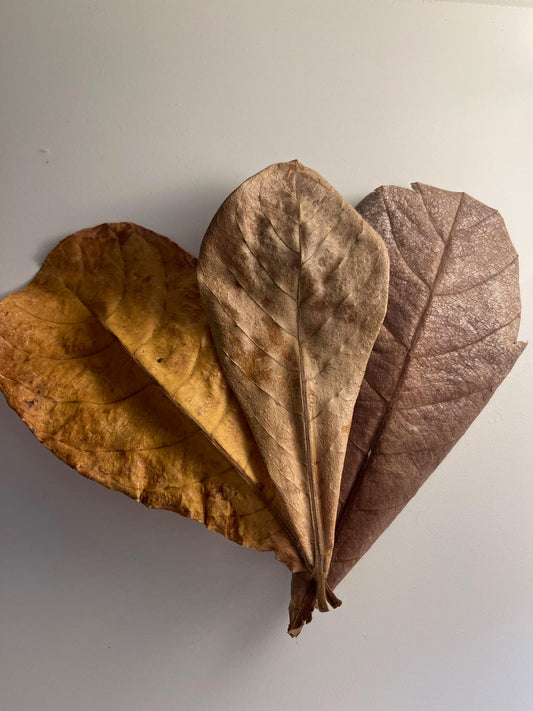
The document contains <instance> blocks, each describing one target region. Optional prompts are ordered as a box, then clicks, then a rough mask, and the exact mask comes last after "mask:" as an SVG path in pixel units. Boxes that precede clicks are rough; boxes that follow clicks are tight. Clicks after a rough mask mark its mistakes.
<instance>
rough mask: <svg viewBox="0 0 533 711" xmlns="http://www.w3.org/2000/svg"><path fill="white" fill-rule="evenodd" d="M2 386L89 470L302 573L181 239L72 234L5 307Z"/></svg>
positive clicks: (130, 232)
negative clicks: (272, 553) (270, 552)
mask: <svg viewBox="0 0 533 711" xmlns="http://www.w3.org/2000/svg"><path fill="white" fill-rule="evenodd" d="M0 386H1V388H2V390H3V391H4V393H5V395H6V398H7V400H8V403H9V404H10V405H11V407H13V408H14V409H15V410H16V412H17V413H18V414H19V415H20V416H21V417H22V419H23V420H24V422H25V423H26V424H27V425H28V426H29V427H30V429H31V430H32V431H33V432H34V433H35V435H36V436H37V437H38V439H39V440H40V441H41V442H43V443H44V444H45V445H46V446H47V447H49V448H50V449H51V450H52V451H53V452H54V453H55V454H57V455H58V456H59V457H60V458H61V459H63V460H64V461H66V462H67V463H68V464H69V465H71V466H73V467H75V468H76V469H78V471H80V473H82V474H84V475H85V476H87V477H89V478H91V479H94V480H96V481H98V482H100V483H102V484H104V485H105V486H108V487H109V488H111V489H115V490H118V491H122V492H124V493H126V494H128V495H129V496H131V497H133V498H135V499H137V500H138V501H141V502H142V503H144V504H146V505H148V506H153V507H155V508H166V509H171V510H173V511H176V512H178V513H181V514H183V515H185V516H189V517H190V518H194V519H197V520H199V521H202V522H203V523H205V525H206V526H208V528H211V529H213V530H216V531H218V532H219V533H222V534H223V535H224V536H226V537H228V538H230V539H231V540H234V541H236V542H237V543H240V544H243V545H247V546H251V547H254V548H257V549H259V550H274V551H275V552H276V554H277V556H278V557H279V558H280V559H281V560H283V562H285V563H286V564H287V565H289V567H290V568H291V569H293V570H299V569H301V568H302V564H301V562H300V561H299V558H298V554H297V552H296V549H295V546H294V543H293V541H291V540H290V539H289V538H288V536H287V533H286V531H285V524H284V523H283V521H282V520H280V516H279V515H278V513H277V509H276V501H275V499H276V492H275V490H274V489H273V487H272V485H271V483H270V481H269V478H268V475H267V474H266V470H265V468H264V465H263V464H262V461H261V458H260V455H259V453H258V451H257V449H256V448H255V445H254V442H253V438H252V436H251V433H250V431H249V429H248V426H247V424H246V420H245V419H244V417H243V415H242V413H241V411H240V409H239V406H238V404H237V403H236V401H235V399H234V397H233V396H232V394H231V391H230V390H229V388H228V387H227V385H226V383H225V380H224V378H223V377H222V375H221V372H220V366H219V364H218V361H217V358H216V353H215V350H214V346H213V343H212V340H211V337H210V334H209V330H208V328H207V325H206V322H205V318H204V317H203V311H202V307H201V302H200V297H199V293H198V287H197V283H196V260H195V259H194V258H193V257H191V256H190V255H188V254H187V253H186V252H184V251H183V250H182V249H180V248H179V247H178V246H177V245H176V244H174V243H173V242H171V241H170V240H167V239H166V238H164V237H161V236H159V235H156V234H155V233H153V232H150V231H149V230H145V229H143V228H141V227H138V226H136V225H131V224H128V223H120V224H115V225H101V226H100V227H97V228H94V229H89V230H83V231H81V232H79V233H77V234H75V235H72V236H71V237H69V238H67V239H66V240H64V241H63V242H61V243H60V244H59V245H58V246H57V247H56V248H55V249H54V250H53V251H52V252H51V253H50V255H49V256H48V258H47V259H46V261H45V263H44V265H43V267H42V268H41V270H40V272H39V273H38V274H37V276H36V277H35V279H34V280H33V281H32V282H31V283H30V284H29V285H28V286H27V287H26V288H25V289H23V290H22V291H20V292H18V293H15V294H12V295H11V296H9V297H7V298H6V299H5V300H4V301H3V302H2V304H1V305H0ZM221 452H223V453H224V455H225V456H223V455H222V453H221Z"/></svg>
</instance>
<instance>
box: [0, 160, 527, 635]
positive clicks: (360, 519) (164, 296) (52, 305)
mask: <svg viewBox="0 0 533 711" xmlns="http://www.w3.org/2000/svg"><path fill="white" fill-rule="evenodd" d="M413 188H414V190H405V189H403V188H396V187H384V188H379V189H378V190H376V191H375V192H374V193H372V194H371V195H369V196H368V197H367V198H365V199H364V200H363V201H362V203H361V204H360V205H359V206H358V208H357V211H356V210H354V208H352V207H351V206H350V205H349V204H348V203H347V202H346V201H345V200H344V199H343V198H342V197H341V196H340V195H339V194H338V193H337V192H336V191H335V190H334V189H333V188H332V187H331V186H330V185H329V184H328V183H327V182H326V181H325V180H324V179H323V178H321V177H320V176H319V175H318V174H317V173H315V172H314V171H312V170H310V169H308V168H305V167H304V166H302V165H301V164H300V163H298V162H297V161H292V162H290V163H281V164H277V165H274V166H271V167H269V168H267V169H265V170H263V171H262V172H261V173H258V174H257V175H255V176H253V177H252V178H250V179H249V180H247V181H246V182H245V183H243V184H242V185H241V186H240V187H239V188H238V189H237V190H236V191H235V192H234V193H232V195H230V196H229V198H227V200H226V201H225V202H224V203H223V205H222V206H221V208H220V209H219V211H218V212H217V214H216V215H215V217H214V218H213V220H212V222H211V225H210V226H209V229H208V231H207V233H206V235H205V238H204V242H203V244H202V249H201V255H200V259H199V262H198V264H197V261H196V260H195V259H194V257H192V256H190V255H189V254H187V253H186V252H185V251H184V250H182V249H181V248H180V247H178V246H177V245H176V244H174V243H173V242H171V241H170V240H168V239H166V238H165V237H161V236H159V235H156V234H154V233H153V232H150V231H149V230H146V229H144V228H142V227H139V226H137V225H133V224H130V223H119V224H107V225H101V226H99V227H95V228H92V229H88V230H82V231H81V232H78V233H76V234H74V235H72V236H71V237H68V238H67V239H65V240H63V241H62V242H60V243H59V245H58V246H57V247H56V248H55V249H54V250H52V252H51V253H50V254H49V255H48V257H47V258H46V260H45V262H44V264H43V266H42V268H41V270H40V271H39V272H38V274H37V275H36V277H35V278H34V279H33V281H32V282H31V283H30V284H29V285H28V286H26V287H25V288H24V289H23V290H22V291H20V292H16V293H14V294H11V295H10V296H8V297H7V298H6V299H5V300H4V301H3V302H2V304H1V308H0V387H1V388H2V390H3V392H4V394H5V396H6V398H7V401H8V403H9V405H10V406H11V407H12V408H13V409H14V410H15V411H16V412H17V413H18V414H19V415H20V417H21V418H22V419H23V420H24V422H25V423H26V424H27V425H28V427H29V428H30V429H31V431H32V432H33V433H34V434H35V435H36V437H37V438H38V439H39V440H40V441H41V442H42V443H43V444H45V445H46V446H47V447H48V448H49V449H51V450H52V451H53V452H54V453H55V454H56V455H57V456H58V457H60V458H61V459H62V460H63V461H65V462H66V463H67V464H69V465H70V466H72V467H75V468H76V469H77V470H78V471H79V472H80V473H81V474H83V475H85V476H87V477H89V478H91V479H94V480H95V481H98V482H99V483H101V484H104V485H105V486H107V487H109V488H110V489H114V490H117V491H122V492H123V493H125V494H127V495H128V496H131V497H132V498H135V499H136V500H138V501H141V502H142V503H144V504H146V505H147V506H151V507H155V508H165V509H170V510H172V511H176V512H177V513H180V514H182V515H184V516H188V517H190V518H193V519H196V520H198V521H201V522H202V523H204V524H205V525H206V526H207V527H208V528H210V529H212V530H214V531H217V532H219V533H221V534H222V535H224V536H226V537H227V538H229V539H231V540H233V541H235V542H236V543H239V544H241V545H245V546H250V547H253V548H256V549H257V550H261V551H265V550H271V551H273V552H274V553H275V555H276V557H277V558H278V559H279V560H280V561H281V562H283V563H284V564H285V565H287V566H288V567H289V569H290V570H291V571H292V573H293V583H292V598H291V604H290V608H289V610H290V625H289V632H290V634H292V635H296V634H298V632H299V631H300V629H301V628H302V626H303V625H304V623H305V622H308V621H310V619H311V614H312V611H313V609H314V608H315V607H318V608H319V609H320V610H323V611H324V610H327V609H328V605H330V606H332V607H336V606H337V605H339V604H340V601H339V600H338V599H337V598H336V596H335V594H334V593H333V589H334V588H335V587H336V586H337V584H338V583H339V582H340V581H341V580H342V578H343V577H344V576H345V575H346V573H347V572H348V571H349V570H350V569H351V568H352V567H353V565H355V563H356V562H357V561H358V560H359V558H360V557H361V556H362V555H363V554H364V553H365V552H366V551H367V550H368V548H369V547H370V546H371V545H372V543H373V542H374V541H375V540H376V539H377V537H378V536H379V535H380V534H381V533H382V532H383V531H384V530H385V529H386V528H387V526H388V525H389V524H390V523H391V522H392V520H393V519H394V518H395V516H396V515H397V514H398V513H399V512H400V510H401V509H402V508H403V507H404V506H405V504H406V503H407V502H408V501H409V499H410V498H411V497H412V496H413V495H414V494H415V493H416V491H417V490H418V488H419V487H420V486H421V484H422V483H423V482H424V481H425V479H426V478H427V477H428V476H429V475H430V474H431V472H432V471H433V470H434V469H435V468H436V466H437V465H438V464H439V463H440V461H442V459H443V458H444V456H445V455H446V454H447V452H448V451H449V450H450V448H451V447H452V446H453V445H454V444H455V442H456V441H457V440H458V439H459V437H460V436H461V435H462V434H463V433H464V432H465V430H466V429H467V427H468V426H469V424H470V423H471V422H472V420H473V419H474V418H475V417H476V416H477V415H478V413H479V412H480V411H481V409H482V408H483V407H484V405H485V404H486V403H487V402H488V400H489V398H490V396H491V395H492V393H493V392H494V390H495V389H496V387H497V386H498V385H499V384H500V383H501V381H502V380H503V378H504V377H505V376H506V375H507V373H508V372H509V370H510V369H511V368H512V366H513V364H514V362H515V361H516V359H517V358H518V356H519V355H520V353H521V352H522V350H523V348H524V346H525V344H524V343H517V342H516V337H517V333H518V324H519V319H520V296H519V286H518V262H517V256H516V253H515V251H514V249H513V247H512V244H511V242H510V240H509V237H508V235H507V232H506V229H505V226H504V224H503V221H502V219H501V217H500V216H499V214H498V213H497V212H496V211H495V210H492V209H490V208H488V207H486V206H485V205H483V204H481V203H480V202H477V201H476V200H474V199H472V198H470V197H469V196H467V195H465V194H463V193H452V192H448V191H444V190H438V189H436V188H430V187H427V186H423V185H418V184H416V185H414V186H413ZM380 235H381V237H380ZM389 260H390V288H389ZM197 277H198V278H197ZM376 339H377V340H376ZM354 405H355V409H354ZM352 415H353V417H352Z"/></svg>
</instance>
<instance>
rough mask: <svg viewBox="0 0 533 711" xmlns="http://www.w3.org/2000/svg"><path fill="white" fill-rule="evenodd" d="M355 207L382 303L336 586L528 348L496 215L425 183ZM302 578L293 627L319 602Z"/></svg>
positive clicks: (355, 438) (349, 468)
mask: <svg viewBox="0 0 533 711" xmlns="http://www.w3.org/2000/svg"><path fill="white" fill-rule="evenodd" d="M357 209H358V210H359V211H360V212H361V214H362V215H363V217H364V218H365V219H366V220H368V222H370V224H371V225H372V226H373V227H374V228H375V229H376V230H378V231H379V232H380V234H381V235H382V236H383V238H384V240H385V243H386V244H387V247H388V250H389V256H390V264H391V272H390V289H389V305H388V310H387V315H386V318H385V322H384V324H383V327H382V328H381V331H380V334H379V337H378V339H377V341H376V344H375V346H374V349H373V352H372V355H371V357H370V360H369V362H368V367H367V370H366V374H365V379H364V381H363V384H362V386H361V392H360V394H359V398H358V400H357V403H356V406H355V410H354V417H353V423H352V429H351V433H350V439H349V444H348V449H347V453H346V461H345V466H344V473H343V481H342V491H341V501H340V505H339V520H338V524H337V537H336V542H335V551H334V555H333V560H332V564H331V568H330V574H329V579H328V580H329V583H330V585H331V586H332V587H335V586H336V585H337V584H338V583H339V582H340V580H342V578H343V577H344V576H345V575H346V574H347V573H348V572H349V571H350V569H351V568H352V567H353V566H354V565H355V563H357V561H358V560H359V559H360V558H361V556H363V555H364V553H365V552H366V551H367V550H368V549H369V548H370V546H371V545H372V544H373V543H374V541H375V540H376V539H377V538H378V536H379V535H380V534H381V533H382V532H383V531H384V530H385V529H386V528H387V527H388V526H389V524H390V523H391V522H392V521H393V520H394V518H395V517H396V516H397V515H398V513H399V512H400V511H401V510H402V508H403V507H404V506H405V505H406V504H407V502H408V501H409V500H410V499H411V497H412V496H414V494H415V493H416V491H417V490H418V489H419V487H420V486H421V485H422V484H423V482H424V481H425V480H426V479H427V477H428V476H429V475H430V474H431V473H432V472H433V471H434V469H435V468H436V467H437V466H438V464H439V463H440V462H441V461H442V459H443V458H444V457H445V456H446V454H447V453H448V452H449V451H450V449H451V448H452V447H453V445H454V444H455V443H456V442H457V440H458V439H459V438H460V437H461V436H462V435H463V433H464V432H465V431H466V429H467V428H468V426H469V425H470V423H471V422H472V421H473V420H474V418H475V417H476V416H477V415H478V414H479V412H480V411H481V410H482V408H483V407H484V406H485V405H486V403H487V402H488V400H489V399H490V397H491V395H492V394H493V392H494V391H495V389H496V388H497V387H498V385H499V384H500V383H501V382H502V380H503V379H504V378H505V376H506V375H507V374H508V372H509V371H510V369H511V368H512V366H513V365H514V363H515V361H516V359H517V358H518V356H519V355H520V353H521V352H522V351H523V349H524V347H525V343H517V342H516V338H517V334H518V326H519V322H520V291H519V283H518V258H517V255H516V252H515V250H514V248H513V246H512V244H511V241H510V239H509V235H508V234H507V230H506V229H505V225H504V223H503V220H502V218H501V216H500V215H499V213H498V212H496V211H495V210H493V209H491V208H489V207H487V206H486V205H483V204H482V203H480V202H478V201H477V200H474V199H473V198H471V197H470V196H469V195H466V194H464V193H454V192H448V191H446V190H439V189H437V188H432V187H429V186H426V185H420V184H414V185H413V190H407V189H404V188H398V187H382V188H379V189H378V190H376V191H375V192H373V193H371V194H370V195H369V196H368V197H366V198H365V199H364V200H363V201H362V202H361V203H360V204H359V205H358V207H357ZM302 577H304V578H305V576H303V575H299V576H298V577H297V584H296V583H295V585H294V587H293V589H294V593H295V594H294V597H293V600H292V603H291V624H290V629H292V632H293V634H297V632H298V631H299V629H300V628H301V626H302V624H304V622H305V621H306V620H308V619H309V617H310V612H311V610H312V608H313V604H314V597H315V595H314V591H313V586H312V583H311V582H310V581H308V586H307V588H305V586H304V585H302ZM307 577H309V576H307Z"/></svg>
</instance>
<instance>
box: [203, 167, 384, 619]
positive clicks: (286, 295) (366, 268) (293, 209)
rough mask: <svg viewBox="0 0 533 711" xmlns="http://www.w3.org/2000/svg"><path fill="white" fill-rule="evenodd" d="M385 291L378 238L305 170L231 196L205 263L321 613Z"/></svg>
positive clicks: (275, 171) (267, 176) (233, 362)
mask: <svg viewBox="0 0 533 711" xmlns="http://www.w3.org/2000/svg"><path fill="white" fill-rule="evenodd" d="M387 282H388V259H387V253H386V249H385V247H384V245H383V243H382V241H381V239H380V237H379V236H378V235H377V234H376V232H375V231H374V230H373V229H372V228H371V227H370V226H369V225H368V224H366V223H365V222H364V220H362V219H361V217H360V216H359V215H358V213H357V212H356V211H355V210H354V209H353V208H352V207H351V206H350V205H349V204H348V203H347V202H346V201H345V200H344V199H343V198H342V197H341V195H339V193H337V192H336V191H335V190H334V189H333V188H332V187H331V186H330V185H329V184H328V183H327V182H326V181H325V180H324V179H323V178H321V177H320V176H319V175H318V174H317V173H315V172H314V171H312V170H309V169H308V168H305V167H304V166H302V165H301V164H300V163H298V162H297V161H293V162H291V163H281V164H277V165H273V166H270V167H269V168H267V169H265V170H263V171H262V172H260V173H258V174H257V175H255V176H253V177H252V178H250V179H248V180H247V181H246V182H245V183H243V185H241V186H240V188H238V189H237V190H236V191H235V192H234V193H233V194H232V195H230V197H229V198H228V199H227V200H226V201H225V202H224V203H223V205H222V206H221V208H220V209H219V211H218V212H217V214H216V215H215V217H214V219H213V221H212V222H211V225H210V226H209V229H208V231H207V233H206V236H205V238H204V242H203V245H202V250H201V254H200V261H199V284H200V290H201V294H202V298H203V300H204V305H205V307H206V311H207V314H208V318H209V321H210V325H211V329H212V331H213V335H214V339H215V344H216V346H217V349H218V353H219V356H220V360H221V362H222V366H223V369H224V372H225V374H226V376H227V378H228V381H229V382H230V384H231V386H232V388H233V390H234V391H235V393H236V395H237V397H238V399H239V401H240V403H241V405H242V408H243V410H244V412H245V414H246V416H247V418H248V422H249V423H250V427H251V429H252V432H253V434H254V436H255V439H256V441H257V443H258V445H259V449H260V450H261V452H262V454H263V457H264V460H265V462H266V464H267V468H268V471H269V474H270V476H271V478H272V480H273V482H274V483H275V485H276V488H277V490H278V492H279V495H280V497H282V499H283V502H284V505H285V508H286V510H287V513H288V515H289V517H290V519H291V520H292V522H293V528H294V531H295V532H296V534H297V536H298V539H299V540H300V542H301V545H302V548H303V550H304V552H305V555H306V557H307V559H308V560H309V561H311V562H312V569H313V574H314V577H315V580H316V581H317V587H318V599H319V606H320V608H321V609H327V605H326V600H325V594H326V593H325V588H324V583H325V576H326V574H327V570H328V567H329V562H330V558H331V553H332V550H333V539H334V530H335V518H336V511H337V505H338V496H339V488H340V479H341V473H342V466H343V461H344V454H345V449H346V441H347V437H348V432H349V428H350V422H351V416H352V411H353V405H354V402H355V398H356V396H357V393H358V391H359V386H360V383H361V380H362V377H363V374H364V370H365V366H366V363H367V360H368V356H369V354H370V351H371V348H372V345H373V343H374V340H375V338H376V335H377V333H378V330H379V326H380V324H381V322H382V320H383V317H384V313H385V308H386V298H387Z"/></svg>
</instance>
